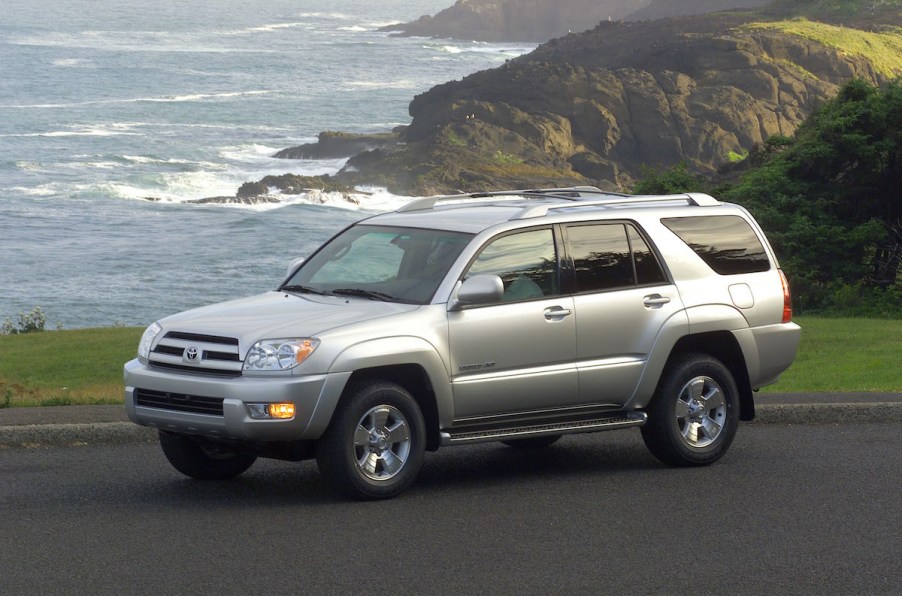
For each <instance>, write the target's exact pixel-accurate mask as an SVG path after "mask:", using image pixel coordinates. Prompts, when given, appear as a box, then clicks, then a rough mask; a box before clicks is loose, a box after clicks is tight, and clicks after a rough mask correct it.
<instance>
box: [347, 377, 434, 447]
mask: <svg viewBox="0 0 902 596" xmlns="http://www.w3.org/2000/svg"><path fill="white" fill-rule="evenodd" d="M377 379H378V380H382V381H388V382H390V383H394V384H396V385H399V386H401V387H403V388H404V389H406V390H407V391H408V392H409V393H410V394H411V395H412V396H413V399H414V400H415V401H416V402H417V405H418V406H419V407H420V413H422V414H423V422H425V424H426V450H427V451H435V450H437V449H438V448H439V445H440V435H439V412H438V405H437V402H436V398H435V391H434V390H433V387H432V382H431V381H430V379H429V375H428V374H427V373H426V370H425V369H424V368H423V367H422V366H420V365H419V364H414V363H407V364H392V365H386V366H374V367H371V368H362V369H358V370H355V371H354V372H353V373H352V374H351V377H350V378H349V379H348V382H347V384H346V385H345V389H344V391H343V392H342V395H341V398H340V400H341V399H345V398H346V397H347V395H348V394H349V393H351V392H352V391H353V388H354V387H355V386H357V385H359V384H360V383H364V382H366V381H372V380H377ZM340 400H339V401H340Z"/></svg>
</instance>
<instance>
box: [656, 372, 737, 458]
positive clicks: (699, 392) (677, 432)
mask: <svg viewBox="0 0 902 596" xmlns="http://www.w3.org/2000/svg"><path fill="white" fill-rule="evenodd" d="M647 413H648V422H647V423H646V424H645V426H643V427H642V439H643V440H644V441H645V445H646V446H647V447H648V449H649V450H650V451H651V452H652V454H654V456H655V457H657V458H658V459H659V460H661V461H662V462H664V463H666V464H670V465H672V466H704V465H708V464H711V463H714V462H715V461H717V460H718V459H720V458H721V457H722V456H723V454H724V453H726V452H727V449H728V448H729V447H730V444H731V443H732V442H733V437H735V436H736V429H737V427H738V425H739V391H738V389H737V388H736V381H735V380H734V379H733V375H732V374H730V371H729V370H728V369H727V367H726V366H724V365H723V364H722V363H721V362H720V361H719V360H717V359H715V358H712V357H711V356H708V355H706V354H683V355H680V356H678V357H676V358H675V359H674V360H673V362H671V363H670V364H669V365H668V368H667V369H666V370H665V371H664V375H663V377H662V378H661V381H660V382H659V383H658V389H657V391H656V392H655V396H654V398H653V399H652V401H651V404H649V407H648V410H647Z"/></svg>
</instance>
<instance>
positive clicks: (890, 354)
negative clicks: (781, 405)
mask: <svg viewBox="0 0 902 596" xmlns="http://www.w3.org/2000/svg"><path fill="white" fill-rule="evenodd" d="M796 322H797V323H798V324H799V325H800V326H801V327H802V343H801V345H800V346H799V353H798V355H797V356H796V360H795V362H793V364H792V366H791V367H790V368H789V370H788V371H786V372H785V373H784V374H783V377H782V378H781V379H780V381H779V382H778V383H776V384H774V385H770V386H768V387H767V388H765V389H764V391H767V392H771V393H773V392H786V393H793V392H803V391H804V392H819V391H827V392H832V391H840V392H842V391H877V392H899V391H902V320H883V319H826V318H816V317H799V318H797V319H796Z"/></svg>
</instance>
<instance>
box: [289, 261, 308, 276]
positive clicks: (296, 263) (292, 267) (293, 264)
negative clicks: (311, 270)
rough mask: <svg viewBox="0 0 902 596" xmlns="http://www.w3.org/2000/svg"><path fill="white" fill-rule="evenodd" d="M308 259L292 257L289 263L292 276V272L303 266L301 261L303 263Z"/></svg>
mask: <svg viewBox="0 0 902 596" xmlns="http://www.w3.org/2000/svg"><path fill="white" fill-rule="evenodd" d="M306 260H307V259H306V258H305V257H298V258H296V259H292V260H291V262H290V263H288V275H289V276H290V275H291V274H292V273H294V272H295V271H296V270H297V268H298V267H300V266H301V263H303V262H304V261H306Z"/></svg>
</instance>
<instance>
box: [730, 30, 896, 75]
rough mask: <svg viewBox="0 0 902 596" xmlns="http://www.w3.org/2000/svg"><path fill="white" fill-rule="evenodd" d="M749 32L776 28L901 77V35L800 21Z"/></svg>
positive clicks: (883, 72)
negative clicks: (862, 59) (857, 57)
mask: <svg viewBox="0 0 902 596" xmlns="http://www.w3.org/2000/svg"><path fill="white" fill-rule="evenodd" d="M745 28H748V29H775V30H777V31H782V32H783V33H787V34H789V35H795V36H798V37H803V38H805V39H810V40H812V41H816V42H818V43H821V44H823V45H825V46H828V47H831V48H834V49H836V50H839V51H840V52H844V53H846V54H852V55H857V56H863V57H865V58H867V59H868V60H870V61H871V62H872V63H873V65H874V68H875V69H876V70H878V71H879V72H881V73H882V74H884V75H887V76H889V77H894V76H898V75H899V74H902V33H900V30H899V29H894V30H892V31H889V32H879V33H878V32H873V31H864V30H862V29H850V28H847V27H841V26H836V25H828V24H826V23H818V22H815V21H809V20H808V19H805V18H797V19H792V20H787V21H776V22H762V23H752V24H749V25H745Z"/></svg>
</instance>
